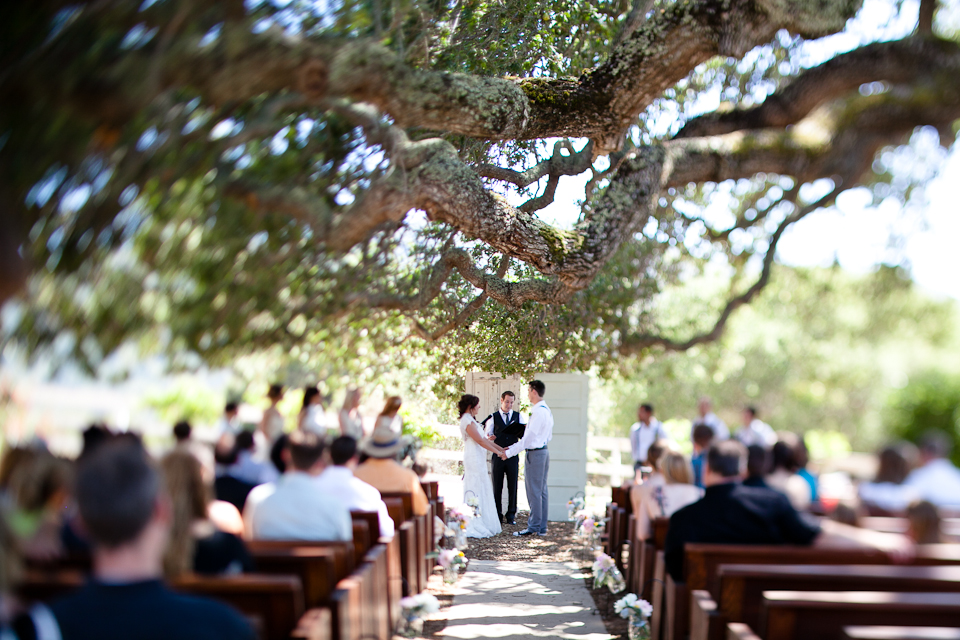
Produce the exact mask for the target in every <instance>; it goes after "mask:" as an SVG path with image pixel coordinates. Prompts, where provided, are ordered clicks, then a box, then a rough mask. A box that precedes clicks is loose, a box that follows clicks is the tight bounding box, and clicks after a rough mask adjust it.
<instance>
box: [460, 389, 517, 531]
mask: <svg viewBox="0 0 960 640" xmlns="http://www.w3.org/2000/svg"><path fill="white" fill-rule="evenodd" d="M457 408H458V409H459V411H460V433H461V435H462V436H463V501H464V502H468V500H469V499H471V498H476V500H477V503H478V508H479V510H480V515H479V516H478V517H476V518H473V519H472V520H470V522H469V523H467V537H469V538H489V537H490V536H495V535H497V534H498V533H500V531H501V527H500V515H499V514H498V513H497V506H496V503H495V502H494V500H493V483H491V482H490V476H489V474H488V473H487V453H486V452H487V451H492V452H493V453H494V454H495V455H498V456H500V457H501V459H506V454H504V452H503V449H502V448H501V447H499V446H497V445H496V444H494V443H493V442H492V441H490V440H489V439H487V436H486V434H485V433H484V431H483V427H482V426H480V423H479V422H477V411H478V410H479V408H480V398H478V397H477V396H474V395H470V394H469V393H468V394H464V395H463V396H461V397H460V402H458V403H457ZM468 504H469V503H468Z"/></svg>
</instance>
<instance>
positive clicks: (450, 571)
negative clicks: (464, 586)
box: [443, 565, 460, 584]
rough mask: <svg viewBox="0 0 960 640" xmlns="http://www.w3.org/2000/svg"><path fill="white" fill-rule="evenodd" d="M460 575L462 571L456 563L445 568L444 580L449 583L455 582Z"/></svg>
mask: <svg viewBox="0 0 960 640" xmlns="http://www.w3.org/2000/svg"><path fill="white" fill-rule="evenodd" d="M459 577H460V572H459V571H457V567H456V565H450V566H449V567H444V568H443V581H444V582H446V583H447V584H453V583H455V582H456V581H457V578H459Z"/></svg>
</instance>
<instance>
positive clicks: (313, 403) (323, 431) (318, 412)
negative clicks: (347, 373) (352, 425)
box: [297, 385, 327, 438]
mask: <svg viewBox="0 0 960 640" xmlns="http://www.w3.org/2000/svg"><path fill="white" fill-rule="evenodd" d="M297 426H299V427H300V429H301V430H303V431H309V432H311V433H315V434H317V435H318V436H320V437H321V438H323V437H326V435H327V414H326V411H324V408H323V396H321V395H320V390H319V389H318V388H317V386H316V385H313V386H311V387H307V388H306V389H304V390H303V408H302V409H300V417H299V418H298V420H297Z"/></svg>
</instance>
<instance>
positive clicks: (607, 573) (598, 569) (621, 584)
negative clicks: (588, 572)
mask: <svg viewBox="0 0 960 640" xmlns="http://www.w3.org/2000/svg"><path fill="white" fill-rule="evenodd" d="M604 586H606V587H607V588H608V589H610V593H620V592H621V591H623V590H624V589H626V588H627V583H626V582H625V581H624V579H623V574H622V573H620V569H617V563H616V562H614V560H613V558H611V557H610V556H608V555H607V554H605V553H601V554H600V555H598V556H597V559H596V561H595V562H594V563H593V588H594V589H600V588H602V587H604Z"/></svg>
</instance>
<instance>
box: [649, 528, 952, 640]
mask: <svg viewBox="0 0 960 640" xmlns="http://www.w3.org/2000/svg"><path fill="white" fill-rule="evenodd" d="M684 556H685V559H684V575H685V578H686V580H685V582H682V583H678V582H675V581H674V580H673V578H672V577H670V576H666V577H665V579H664V581H665V585H666V586H665V589H666V594H665V597H664V601H665V606H666V612H665V614H664V618H665V629H666V631H667V635H666V636H665V638H666V639H667V640H685V638H686V636H687V635H688V634H689V632H690V598H691V596H690V594H691V592H692V591H694V590H697V589H700V590H706V591H709V592H710V594H711V596H712V597H713V598H714V600H717V598H718V596H719V573H718V570H719V567H720V565H721V564H831V565H837V564H858V565H859V564H885V565H886V564H891V562H892V561H891V559H890V557H889V556H888V555H887V554H885V553H882V552H880V551H874V550H851V549H819V548H814V547H798V546H789V545H730V544H693V543H688V544H687V545H686V546H685V547H684ZM910 564H912V565H918V566H919V565H937V564H960V545H955V544H934V545H921V546H919V547H917V554H916V557H915V558H913V559H912V560H911V562H910ZM659 577H660V576H659V575H658V576H657V578H659Z"/></svg>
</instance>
